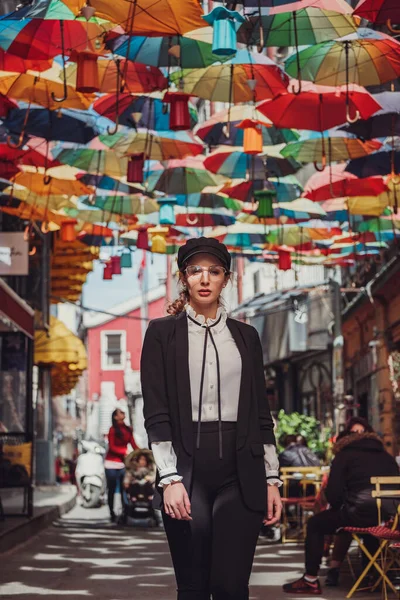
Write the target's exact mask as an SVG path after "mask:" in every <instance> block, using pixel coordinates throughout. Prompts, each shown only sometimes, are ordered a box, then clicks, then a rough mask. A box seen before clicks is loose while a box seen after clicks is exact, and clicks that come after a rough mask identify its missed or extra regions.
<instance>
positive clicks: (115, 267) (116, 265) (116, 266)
mask: <svg viewBox="0 0 400 600" xmlns="http://www.w3.org/2000/svg"><path fill="white" fill-rule="evenodd" d="M111 271H112V274H113V275H121V273H122V269H121V257H120V256H112V257H111Z"/></svg>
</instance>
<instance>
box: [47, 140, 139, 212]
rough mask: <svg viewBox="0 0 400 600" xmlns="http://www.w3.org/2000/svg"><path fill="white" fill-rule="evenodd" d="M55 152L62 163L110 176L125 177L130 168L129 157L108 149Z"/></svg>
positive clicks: (60, 150) (65, 149)
mask: <svg viewBox="0 0 400 600" xmlns="http://www.w3.org/2000/svg"><path fill="white" fill-rule="evenodd" d="M53 153H54V154H55V157H56V158H57V160H58V161H59V162H60V163H62V164H65V165H70V166H71V167H76V168H77V169H81V170H82V171H86V172H87V173H93V174H95V175H99V174H104V175H109V176H110V177H123V176H125V175H126V171H127V168H128V159H127V158H120V157H119V156H117V155H116V154H115V153H114V152H108V151H106V150H93V149H91V148H79V149H72V148H71V149H69V148H60V149H58V150H55V151H53ZM86 220H87V219H86Z"/></svg>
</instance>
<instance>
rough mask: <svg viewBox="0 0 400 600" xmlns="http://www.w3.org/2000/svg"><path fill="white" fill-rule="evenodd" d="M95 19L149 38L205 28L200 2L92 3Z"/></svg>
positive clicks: (142, 0)
mask: <svg viewBox="0 0 400 600" xmlns="http://www.w3.org/2000/svg"><path fill="white" fill-rule="evenodd" d="M90 5H91V6H92V7H93V8H95V9H96V17H100V18H103V19H107V20H108V21H112V22H113V23H117V24H118V25H121V26H122V27H123V28H124V29H125V31H126V32H127V33H131V34H133V35H143V36H148V37H155V36H160V35H161V36H164V35H165V36H166V35H176V34H178V35H183V34H184V33H187V32H188V31H192V30H193V29H199V28H200V27H204V26H205V22H204V20H203V19H202V14H203V11H202V9H201V6H200V2H199V1H198V0H135V1H134V2H127V1H126V0H113V1H110V0H91V2H90Z"/></svg>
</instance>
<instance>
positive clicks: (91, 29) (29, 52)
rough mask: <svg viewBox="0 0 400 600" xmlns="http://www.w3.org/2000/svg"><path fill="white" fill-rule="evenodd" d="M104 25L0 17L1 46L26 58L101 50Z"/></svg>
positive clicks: (52, 56)
mask: <svg viewBox="0 0 400 600" xmlns="http://www.w3.org/2000/svg"><path fill="white" fill-rule="evenodd" d="M105 31H106V28H105V27H104V26H100V25H99V24H97V23H86V22H84V23H83V22H81V21H64V20H48V21H47V20H42V19H41V18H33V19H28V20H25V19H23V20H12V19H9V18H5V19H0V47H1V48H2V49H3V50H7V52H9V53H10V54H14V55H15V56H19V57H20V58H24V59H26V60H32V61H34V60H49V59H50V58H54V57H55V56H58V55H59V54H63V48H64V52H65V54H64V55H65V56H70V55H71V54H72V52H82V51H85V50H87V51H88V52H92V53H96V54H99V53H101V52H103V51H104V43H103V33H104V32H105Z"/></svg>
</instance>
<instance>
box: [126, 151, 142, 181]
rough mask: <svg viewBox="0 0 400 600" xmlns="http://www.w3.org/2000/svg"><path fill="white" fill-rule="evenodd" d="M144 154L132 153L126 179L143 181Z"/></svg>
mask: <svg viewBox="0 0 400 600" xmlns="http://www.w3.org/2000/svg"><path fill="white" fill-rule="evenodd" d="M143 169H144V154H143V152H141V153H139V154H131V155H130V159H129V162H128V172H127V174H126V180H127V182H128V183H143Z"/></svg>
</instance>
